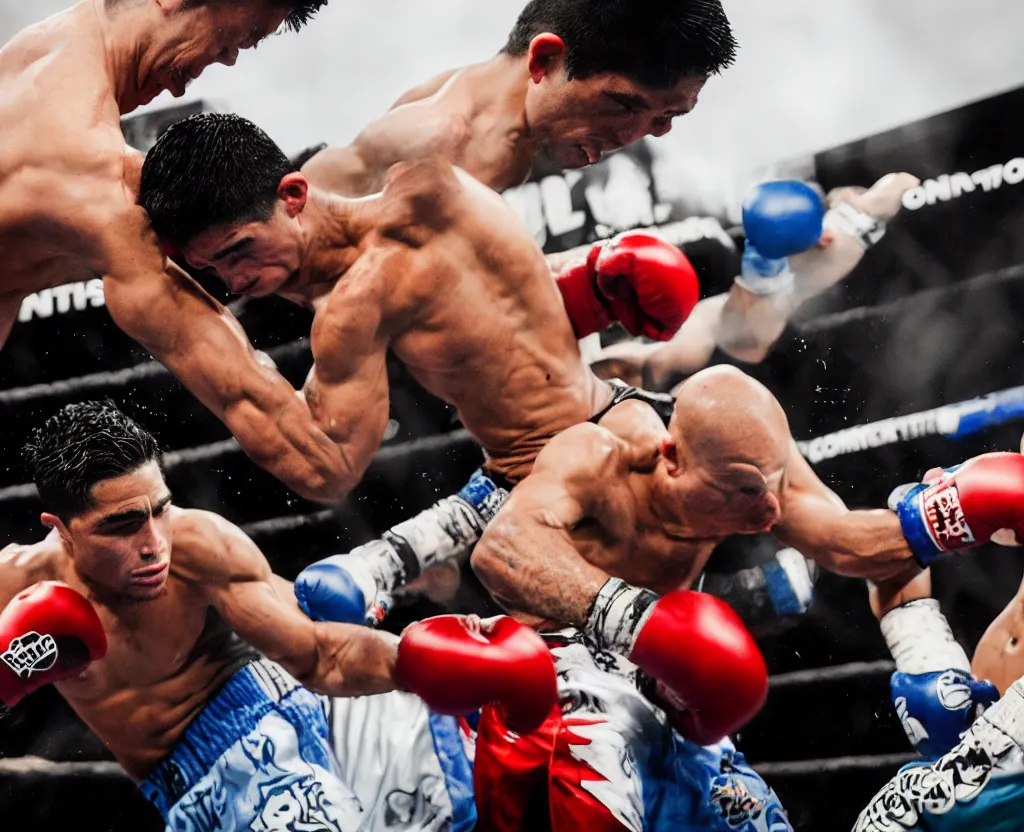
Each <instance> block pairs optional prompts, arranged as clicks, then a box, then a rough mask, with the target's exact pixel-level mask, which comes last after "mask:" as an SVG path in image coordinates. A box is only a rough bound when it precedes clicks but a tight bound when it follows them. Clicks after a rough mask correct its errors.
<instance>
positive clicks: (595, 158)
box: [576, 142, 604, 165]
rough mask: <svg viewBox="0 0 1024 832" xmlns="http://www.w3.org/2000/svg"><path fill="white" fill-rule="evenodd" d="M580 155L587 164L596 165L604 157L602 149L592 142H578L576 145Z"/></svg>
mask: <svg viewBox="0 0 1024 832" xmlns="http://www.w3.org/2000/svg"><path fill="white" fill-rule="evenodd" d="M576 149H577V150H578V151H579V153H580V155H581V156H582V157H583V158H585V159H586V160H587V164H588V165H596V164H597V163H598V162H600V161H601V159H602V158H603V157H604V151H603V150H601V149H600V148H599V147H597V146H596V145H593V144H584V143H582V142H581V143H580V144H577V145H576Z"/></svg>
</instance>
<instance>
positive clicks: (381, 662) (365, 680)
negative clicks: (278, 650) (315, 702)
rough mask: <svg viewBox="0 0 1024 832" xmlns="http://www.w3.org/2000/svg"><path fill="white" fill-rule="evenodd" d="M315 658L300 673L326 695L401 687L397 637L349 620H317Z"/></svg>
mask: <svg viewBox="0 0 1024 832" xmlns="http://www.w3.org/2000/svg"><path fill="white" fill-rule="evenodd" d="M314 626H315V630H316V662H315V664H314V665H313V667H312V668H311V669H310V670H309V671H308V672H306V673H303V674H300V675H298V676H297V678H298V679H299V681H300V682H302V683H303V684H304V685H306V686H307V687H309V688H310V689H312V690H314V691H316V692H318V693H323V694H326V695H327V696H370V695H373V694H377V693H387V692H388V691H392V690H398V689H399V685H398V682H397V680H396V679H395V663H396V661H397V659H398V637H397V636H394V635H392V634H391V633H385V632H381V631H378V630H371V629H369V628H367V627H359V626H351V625H347V624H331V623H317V624H316V625H314Z"/></svg>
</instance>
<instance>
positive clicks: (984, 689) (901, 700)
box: [889, 670, 999, 759]
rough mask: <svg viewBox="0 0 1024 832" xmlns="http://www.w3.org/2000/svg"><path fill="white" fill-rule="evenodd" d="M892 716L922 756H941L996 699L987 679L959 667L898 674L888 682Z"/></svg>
mask: <svg viewBox="0 0 1024 832" xmlns="http://www.w3.org/2000/svg"><path fill="white" fill-rule="evenodd" d="M889 687H890V690H891V692H892V702H893V705H894V706H895V708H896V715H897V716H899V718H900V722H901V723H902V724H903V730H904V731H906V732H907V737H908V738H909V740H910V742H911V744H912V745H913V746H914V747H915V748H917V750H918V751H920V752H921V753H922V754H923V755H924V756H925V757H927V758H929V759H934V758H935V757H941V756H942V755H943V754H945V753H946V752H947V751H949V750H950V749H951V748H952V747H953V746H955V745H956V744H957V743H958V742H960V735H961V734H962V733H963V732H964V731H966V730H967V729H968V728H970V727H971V725H973V724H974V720H976V719H977V718H978V717H979V716H980V715H981V714H982V713H983V712H984V711H985V709H986V708H988V707H989V706H990V705H991V704H992V703H994V702H996V701H997V700H998V699H999V691H998V690H996V686H995V685H993V684H992V683H991V682H984V681H982V682H979V681H978V680H977V679H975V678H974V677H973V676H972V675H971V674H970V673H965V672H964V671H962V670H943V671H937V672H934V673H901V672H900V671H898V670H897V671H896V672H895V673H893V674H892V678H891V679H890V681H889Z"/></svg>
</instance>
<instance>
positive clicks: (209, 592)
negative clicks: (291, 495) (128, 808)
mask: <svg viewBox="0 0 1024 832" xmlns="http://www.w3.org/2000/svg"><path fill="white" fill-rule="evenodd" d="M29 454H30V458H31V460H32V463H33V466H34V470H35V481H36V485H37V486H38V488H39V493H40V497H41V499H42V501H43V504H44V505H45V506H46V507H47V509H48V511H47V512H46V513H44V514H43V515H42V522H43V523H44V524H45V525H47V526H50V527H51V528H52V531H51V532H50V534H49V535H48V536H47V537H46V538H45V539H44V540H43V541H41V542H40V543H37V544H34V545H31V546H17V545H12V546H9V547H7V548H6V549H5V550H4V551H3V553H2V555H0V604H2V605H4V606H5V607H6V608H5V609H4V611H3V613H2V614H0V704H2V705H3V706H4V707H13V706H14V705H15V704H16V703H17V702H18V701H19V700H20V699H21V698H22V697H23V696H25V695H26V694H28V693H29V692H31V691H32V690H35V689H37V688H39V687H41V686H42V685H45V684H49V683H55V684H56V686H57V688H58V690H59V691H60V692H61V694H62V695H63V696H64V698H65V699H66V700H67V701H68V703H69V704H70V705H71V706H72V707H73V708H74V710H75V711H76V712H77V713H78V715H79V716H80V717H81V718H82V719H83V721H84V722H85V723H86V724H87V725H88V726H89V727H90V728H91V729H92V730H93V731H95V732H96V734H97V735H98V736H99V737H100V739H101V740H102V741H103V742H104V743H105V744H106V745H107V746H108V747H109V748H110V749H111V751H112V752H113V754H114V756H115V757H116V758H117V760H118V761H119V762H120V763H121V765H122V766H124V768H125V770H126V771H127V772H128V773H129V774H130V775H131V776H132V777H133V778H134V779H135V780H136V781H138V782H139V783H140V788H141V789H142V791H143V793H144V794H145V795H146V797H147V798H148V799H150V800H151V801H152V802H153V803H154V804H155V805H156V807H157V808H158V809H159V810H160V812H161V814H162V815H163V817H164V819H165V821H166V823H167V828H168V829H170V830H177V829H181V830H188V832H195V830H211V832H212V830H214V829H243V828H244V829H255V830H269V829H278V828H284V825H285V824H286V823H292V824H299V825H301V827H302V828H316V829H325V830H356V829H359V830H371V829H385V828H388V829H394V828H396V826H397V828H403V829H423V830H426V829H430V830H434V829H440V828H442V827H444V828H449V827H448V825H449V824H451V828H454V829H467V828H470V827H471V826H472V822H473V817H474V810H473V796H472V788H471V780H470V774H469V766H468V763H467V761H466V759H465V757H464V755H463V751H462V747H461V745H460V740H459V736H458V733H457V731H456V728H455V723H454V722H453V720H452V719H451V718H450V717H442V716H439V715H438V714H437V713H435V712H432V711H431V710H430V709H428V707H427V706H426V705H425V704H424V701H421V700H420V699H418V698H417V697H415V696H412V695H411V694H408V693H401V692H397V691H398V690H399V689H400V688H404V689H408V690H413V691H418V692H420V693H421V694H422V695H423V696H424V700H425V701H428V702H430V703H431V706H432V707H433V708H434V710H435V711H436V710H438V709H440V710H443V711H446V712H449V713H451V712H458V713H461V712H464V709H471V708H472V707H473V706H474V704H475V705H479V704H482V703H484V702H486V701H488V700H489V699H490V698H491V697H492V696H501V697H506V696H508V697H510V706H511V707H512V708H513V709H514V710H515V709H517V708H521V709H522V710H521V725H522V726H523V727H524V728H529V727H532V726H534V725H537V724H540V722H541V721H542V720H543V718H544V716H545V715H546V714H547V713H548V711H549V710H550V707H551V703H552V702H553V701H554V697H555V680H554V672H553V669H552V666H551V659H550V656H549V654H548V652H547V650H546V649H545V647H544V645H543V644H542V643H541V642H540V639H539V638H537V636H536V635H535V634H533V633H531V632H529V631H528V630H527V629H526V628H523V627H521V625H518V624H515V622H512V621H511V620H510V619H507V618H506V619H499V620H496V621H495V622H494V624H493V626H492V627H488V628H486V630H485V632H484V633H481V632H480V627H479V626H477V627H475V628H474V626H473V624H472V622H467V621H465V620H462V619H458V618H456V617H454V616H446V617H442V618H435V619H429V620H427V621H425V622H421V623H419V624H416V625H413V627H411V628H410V629H408V630H406V632H405V634H403V637H402V639H401V640H399V639H397V638H395V637H394V636H390V635H387V634H383V633H379V632H376V631H373V630H369V629H367V628H364V627H348V626H346V625H338V624H314V623H313V622H311V621H310V620H309V618H307V617H306V616H305V615H303V614H302V613H301V612H300V611H299V609H298V607H297V605H296V602H295V596H294V594H293V592H292V589H291V585H290V584H289V583H288V582H287V581H284V580H282V579H280V578H278V577H276V576H275V575H273V574H272V573H271V571H270V567H269V565H268V564H267V561H266V559H265V558H264V556H263V555H262V553H261V552H260V551H259V549H257V548H256V546H255V545H254V544H253V543H252V542H251V541H250V540H249V539H248V538H247V537H246V536H245V535H244V534H243V533H242V532H241V530H239V529H238V528H237V527H235V526H234V525H232V524H231V523H229V522H227V521H226V520H224V519H222V518H220V517H218V516H216V515H213V514H210V513H208V512H204V511H194V510H189V509H180V508H176V507H174V506H173V505H172V504H171V502H170V493H169V491H168V489H167V486H166V484H165V482H164V479H163V475H162V472H161V470H160V466H159V462H158V451H157V447H156V443H155V441H154V440H153V438H152V437H151V436H150V435H149V434H148V433H146V431H144V430H143V429H142V428H141V427H139V426H138V425H137V424H135V423H134V422H132V421H131V420H130V419H128V418H127V417H126V416H124V415H123V414H122V413H120V412H119V411H117V410H116V409H115V408H114V407H113V406H111V405H107V404H99V403H85V404H76V405H69V406H67V407H65V408H64V409H63V410H61V411H60V412H59V413H58V414H57V415H55V416H54V417H52V418H51V419H49V420H48V421H47V422H46V423H45V424H44V425H43V426H42V428H40V430H39V431H38V432H37V433H36V435H35V436H34V438H33V442H32V445H31V446H30V448H29ZM12 599H13V600H12ZM86 599H88V600H86ZM236 634H237V635H236ZM243 639H244V640H245V641H244V642H243ZM257 651H259V652H257ZM260 654H262V656H261V655H260ZM264 657H265V658H264ZM502 668H504V672H503V670H502ZM510 670H511V672H512V675H511V676H510V677H509V678H502V677H503V675H504V673H507V672H509V671H510ZM311 691H318V692H319V693H321V694H324V695H319V696H318V695H315V694H314V693H312V692H311ZM388 691H392V692H390V693H385V692H388ZM516 691H518V692H516ZM366 694H383V695H380V696H366ZM353 696H361V697H363V698H358V699H335V698H333V697H353ZM518 696H521V697H522V698H521V699H520V700H519V701H518V703H517V702H515V701H512V700H515V699H516V698H517V697H518ZM398 790H400V791H402V792H405V793H407V794H410V795H415V796H416V800H415V801H414V803H415V810H414V811H413V812H412V813H411V816H410V817H405V818H404V819H403V818H402V815H401V813H399V814H398V815H396V814H395V812H394V811H392V810H393V809H394V807H392V806H390V805H389V804H388V800H389V794H390V793H393V792H396V791H398ZM288 828H299V827H298V826H295V827H293V826H291V825H289V826H288Z"/></svg>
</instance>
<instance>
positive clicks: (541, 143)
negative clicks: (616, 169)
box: [305, 0, 736, 196]
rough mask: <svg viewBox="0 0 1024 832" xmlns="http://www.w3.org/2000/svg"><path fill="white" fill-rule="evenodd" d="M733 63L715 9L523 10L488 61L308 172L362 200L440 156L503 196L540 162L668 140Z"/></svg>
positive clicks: (584, 3)
mask: <svg viewBox="0 0 1024 832" xmlns="http://www.w3.org/2000/svg"><path fill="white" fill-rule="evenodd" d="M735 54H736V41H735V39H734V38H733V34H732V29H731V27H730V25H729V20H728V18H727V17H726V15H725V12H724V11H723V9H722V5H721V3H720V2H719V0H699V1H698V2H695V0H531V2H529V3H528V4H527V5H526V7H525V8H524V9H523V11H522V12H521V13H520V15H519V19H518V20H517V22H516V24H515V26H514V27H513V29H512V31H511V33H510V35H509V38H508V41H507V42H506V44H505V46H504V47H503V48H502V50H501V51H500V52H499V53H498V54H497V55H496V56H495V57H493V58H491V59H490V60H487V61H484V62H482V63H478V64H472V65H470V66H467V67H463V68H462V69H456V70H449V71H447V72H444V73H442V74H440V75H438V76H437V77H436V78H434V79H432V80H430V81H428V82H427V83H425V84H423V85H421V86H419V87H416V88H415V89H412V90H410V91H409V92H407V93H405V94H404V95H403V96H402V97H401V98H400V99H399V100H398V101H397V102H396V103H395V105H394V106H393V107H392V109H391V110H390V111H389V112H388V113H386V114H385V115H383V116H381V117H380V118H379V119H377V120H376V121H374V122H373V123H371V124H370V125H369V126H367V127H366V128H365V129H364V130H363V131H362V132H361V133H360V134H359V135H358V136H357V137H356V139H355V141H354V142H353V143H352V144H351V145H349V146H348V147H345V148H331V149H328V150H325V151H323V152H322V153H321V154H320V155H319V156H316V157H314V158H313V159H312V160H311V161H310V162H309V164H308V165H307V167H306V170H305V172H306V173H307V174H308V175H309V177H310V178H311V179H312V180H313V181H314V182H317V183H318V184H319V185H320V186H321V187H324V188H329V189H330V190H333V191H336V192H338V193H341V194H345V195H346V196H362V195H366V194H370V193H374V192H375V191H378V190H380V188H381V187H383V184H384V177H385V175H386V173H387V170H388V168H390V167H391V166H392V165H393V164H396V163H397V162H402V161H411V160H414V159H417V158H423V157H424V156H425V155H435V154H436V155H441V156H444V157H445V158H446V159H448V160H450V161H451V162H452V163H453V164H455V165H458V166H459V167H461V168H462V169H463V170H465V171H466V172H467V173H469V174H470V175H471V176H473V177H474V178H475V179H478V180H479V181H480V182H483V183H484V184H485V185H487V186H488V187H491V188H494V189H495V190H503V189H505V188H508V187H511V186H513V185H519V184H521V183H522V182H524V181H526V179H527V177H528V176H529V174H530V171H531V169H532V168H533V164H534V158H535V157H536V155H537V154H538V153H543V154H545V155H547V156H549V157H551V158H552V159H553V160H554V161H555V162H556V163H557V164H558V165H559V166H561V167H563V168H578V167H583V166H585V165H588V164H593V163H594V162H596V161H598V160H599V159H600V158H601V157H602V156H603V155H604V154H605V153H608V152H609V151H612V150H615V149H618V148H621V147H624V146H626V145H628V144H631V143H633V142H635V141H638V140H639V139H641V138H642V137H643V136H647V135H650V136H661V135H664V134H665V133H667V132H668V131H669V130H671V129H672V122H673V120H674V119H675V118H677V117H679V116H682V115H685V114H686V113H688V112H690V111H691V110H692V109H693V108H694V107H695V106H696V104H697V96H698V95H699V94H700V91H701V89H702V88H703V86H704V84H705V82H706V81H707V79H708V78H709V77H710V76H712V75H715V74H717V73H719V72H721V71H722V70H724V69H726V68H727V67H729V66H730V65H731V64H732V63H733V61H734V59H735Z"/></svg>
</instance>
